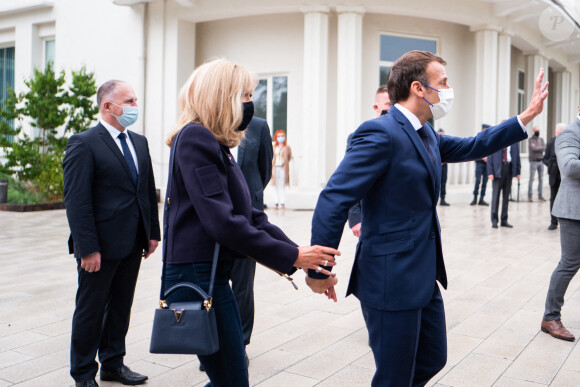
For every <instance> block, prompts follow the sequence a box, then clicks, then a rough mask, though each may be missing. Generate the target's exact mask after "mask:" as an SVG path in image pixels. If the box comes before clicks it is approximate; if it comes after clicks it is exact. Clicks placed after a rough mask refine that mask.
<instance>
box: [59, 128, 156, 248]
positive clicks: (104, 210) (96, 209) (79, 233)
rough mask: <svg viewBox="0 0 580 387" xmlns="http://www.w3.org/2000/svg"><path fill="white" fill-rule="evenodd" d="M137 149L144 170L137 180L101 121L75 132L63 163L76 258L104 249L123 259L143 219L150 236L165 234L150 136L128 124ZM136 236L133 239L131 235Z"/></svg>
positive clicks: (129, 132)
mask: <svg viewBox="0 0 580 387" xmlns="http://www.w3.org/2000/svg"><path fill="white" fill-rule="evenodd" d="M125 132H126V133H127V134H128V136H129V137H130V138H131V142H132V143H133V146H134V148H135V153H136V155H137V162H138V164H139V165H138V169H139V176H138V178H137V186H135V184H134V183H133V178H132V177H131V172H130V171H129V166H128V165H127V162H126V161H125V158H124V157H123V153H122V152H121V150H120V149H119V147H118V146H117V144H116V143H115V140H113V138H112V137H111V135H110V133H109V132H108V131H107V129H106V128H105V127H104V126H103V125H102V124H101V123H99V124H97V125H96V126H95V127H93V128H91V129H89V130H87V131H86V132H82V133H79V134H75V135H73V136H71V137H70V138H69V140H68V142H67V145H66V154H65V157H64V161H63V163H62V165H63V178H64V202H65V205H66V216H67V218H68V222H69V227H70V231H71V236H70V238H69V252H70V253H73V252H74V256H75V258H81V257H85V256H87V255H89V254H92V253H95V252H100V253H101V257H102V259H120V258H123V257H125V256H127V255H128V254H129V253H130V251H131V249H132V248H133V241H134V237H135V235H137V231H138V228H139V223H141V224H142V225H143V228H144V230H145V234H146V236H147V240H146V241H143V249H144V250H148V249H149V243H148V241H149V240H152V239H154V240H160V239H161V238H160V231H159V215H158V210H157V195H156V192H155V179H154V178H153V168H152V167H151V158H150V156H149V146H148V145H147V139H146V138H145V136H142V135H140V134H137V133H134V132H132V131H130V130H125ZM131 238H133V239H131Z"/></svg>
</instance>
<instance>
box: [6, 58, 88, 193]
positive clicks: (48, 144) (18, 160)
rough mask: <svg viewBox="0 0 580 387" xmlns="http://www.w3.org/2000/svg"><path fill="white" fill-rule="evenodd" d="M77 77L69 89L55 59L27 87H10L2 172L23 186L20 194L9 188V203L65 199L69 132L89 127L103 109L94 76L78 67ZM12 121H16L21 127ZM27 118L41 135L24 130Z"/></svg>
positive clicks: (33, 77)
mask: <svg viewBox="0 0 580 387" xmlns="http://www.w3.org/2000/svg"><path fill="white" fill-rule="evenodd" d="M71 79H72V82H71V84H70V85H69V86H68V87H66V86H65V83H66V82H65V73H64V71H61V72H60V74H59V75H58V76H57V74H56V73H55V72H54V70H53V67H52V64H51V63H49V64H48V65H47V66H46V68H45V70H44V71H40V70H38V69H35V70H34V73H33V76H32V77H31V78H30V79H27V80H25V82H24V83H25V84H26V86H27V88H28V90H27V91H25V92H22V93H20V94H18V95H17V94H16V93H15V92H14V91H13V90H9V97H8V99H6V100H4V101H3V102H2V103H1V104H0V118H2V119H0V147H2V148H3V151H4V152H3V153H4V157H5V159H6V162H5V163H4V164H3V165H0V172H2V173H4V174H5V175H8V176H11V177H14V178H15V179H16V181H17V183H18V184H19V185H18V184H17V185H15V186H14V187H15V188H13V190H15V192H14V193H12V192H11V191H13V190H11V189H10V187H9V194H8V201H9V202H17V201H21V202H22V201H24V202H26V203H36V202H38V201H42V200H48V201H60V200H62V199H63V179H62V160H63V158H64V153H65V148H66V143H67V141H68V136H69V134H74V133H80V132H82V131H85V130H87V129H88V128H89V127H90V125H91V124H92V122H93V121H94V120H95V116H96V114H97V113H98V108H97V106H96V105H95V103H94V102H93V99H92V97H93V96H94V95H95V94H96V92H97V87H96V84H95V80H94V74H93V73H87V72H86V70H85V68H81V70H79V71H72V74H71ZM8 122H15V123H16V125H15V127H14V128H11V127H10V125H9V124H8ZM23 122H26V123H28V124H29V125H30V126H31V127H32V128H34V130H35V131H36V135H35V136H29V135H27V134H24V133H22V123H23ZM10 138H14V140H13V141H10Z"/></svg>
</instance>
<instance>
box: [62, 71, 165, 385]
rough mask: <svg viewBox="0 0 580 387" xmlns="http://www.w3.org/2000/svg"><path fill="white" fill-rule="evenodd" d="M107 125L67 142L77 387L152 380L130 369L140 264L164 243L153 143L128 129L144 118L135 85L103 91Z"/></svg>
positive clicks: (73, 373)
mask: <svg viewBox="0 0 580 387" xmlns="http://www.w3.org/2000/svg"><path fill="white" fill-rule="evenodd" d="M97 103H98V105H99V111H100V114H101V120H100V122H99V123H98V124H97V125H96V126H94V127H93V128H91V129H89V130H87V131H86V132H83V133H80V134H76V135H73V136H71V138H70V139H69V140H68V144H67V149H66V155H65V158H64V161H63V169H64V200H65V204H66V215H67V218H68V222H69V227H70V231H71V237H70V239H69V250H70V252H71V253H74V257H75V258H76V260H77V272H78V289H77V295H76V306H75V312H74V315H73V321H72V334H71V336H72V338H71V376H72V377H73V378H74V380H75V383H76V386H97V383H96V381H95V376H96V373H97V370H98V364H97V362H96V361H95V356H96V354H97V352H98V353H99V361H100V363H101V375H100V376H101V380H110V381H118V382H121V383H123V384H131V385H135V384H141V383H144V382H145V380H147V376H144V375H140V374H138V373H136V372H133V371H131V370H130V369H129V368H128V367H127V366H125V365H124V363H123V357H124V356H125V336H126V334H127V330H128V328H129V318H130V315H131V305H132V303H133V294H134V292H135V284H136V283H137V276H138V273H139V267H140V265H141V258H142V257H144V258H147V257H149V255H151V254H152V253H153V252H154V251H155V249H156V247H157V244H158V241H159V240H160V232H159V219H158V211H157V197H156V194H155V181H154V178H153V170H152V167H151V158H150V156H149V148H148V145H147V140H146V138H145V137H144V136H142V135H139V134H137V133H134V132H131V131H129V130H126V128H127V127H128V126H130V125H132V124H133V123H134V122H135V121H136V120H137V117H138V113H139V110H138V107H137V96H136V95H135V92H134V91H133V89H132V88H131V86H129V85H128V84H126V83H124V82H121V81H108V82H106V83H104V84H103V85H102V86H101V87H100V88H99V90H98V91H97Z"/></svg>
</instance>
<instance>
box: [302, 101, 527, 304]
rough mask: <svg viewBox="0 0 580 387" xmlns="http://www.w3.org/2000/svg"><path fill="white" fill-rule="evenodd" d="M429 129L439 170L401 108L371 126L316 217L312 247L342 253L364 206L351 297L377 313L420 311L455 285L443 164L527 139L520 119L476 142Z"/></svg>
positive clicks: (356, 140)
mask: <svg viewBox="0 0 580 387" xmlns="http://www.w3.org/2000/svg"><path fill="white" fill-rule="evenodd" d="M425 125H426V127H427V132H428V137H429V145H430V149H431V150H432V153H433V155H434V157H435V163H433V162H432V161H431V158H430V157H429V154H428V152H427V149H426V148H425V146H424V145H423V142H422V140H421V138H420V137H419V135H418V134H417V132H416V130H415V129H414V128H413V126H412V125H411V123H410V122H409V121H408V120H407V118H406V117H405V116H404V115H403V114H402V113H401V112H400V111H399V110H398V109H397V108H396V107H392V108H391V109H390V110H389V114H387V115H385V116H382V117H379V118H376V119H372V120H370V121H366V122H364V123H363V124H362V125H361V126H360V127H359V128H358V129H357V130H356V132H355V134H354V135H353V138H352V145H351V147H350V148H349V150H348V152H347V153H346V155H345V157H344V159H343V160H342V162H341V163H340V165H339V166H338V168H337V169H336V171H335V172H334V173H333V175H332V176H331V177H330V180H329V181H328V184H327V185H326V187H325V188H324V190H323V191H322V192H321V194H320V196H319V198H318V203H317V205H316V210H315V211H314V216H313V219H312V239H311V243H312V244H320V245H324V246H330V247H334V248H336V247H337V246H338V244H339V242H340V239H341V236H342V233H343V229H344V223H345V221H346V219H347V215H348V209H349V208H350V207H351V206H352V205H353V204H355V203H356V202H357V201H359V200H361V199H362V223H363V225H364V227H363V228H362V234H361V237H360V239H359V243H358V245H357V251H356V256H355V262H354V265H353V269H352V273H351V277H350V283H349V285H348V289H347V296H348V295H349V294H351V293H352V294H354V295H355V296H356V297H357V298H358V299H359V300H360V301H361V303H363V304H365V305H367V306H370V307H373V308H377V309H381V310H407V309H416V308H420V307H423V306H425V305H427V304H428V303H429V301H430V300H431V297H432V295H433V286H434V284H435V281H436V280H438V281H439V282H440V283H441V285H443V287H446V286H447V276H446V273H445V265H444V263H443V252H442V249H441V230H440V227H439V220H438V218H437V210H436V208H437V201H438V197H439V185H440V181H441V162H447V163H453V162H461V161H468V160H476V159H480V158H482V157H484V156H486V155H488V154H490V153H492V152H494V151H496V150H498V149H501V148H503V147H505V146H507V145H509V144H513V143H515V142H517V141H520V140H522V139H525V138H526V137H527V135H526V133H525V132H524V130H523V129H522V127H521V126H520V124H519V123H518V121H517V118H515V117H514V118H512V119H509V120H507V121H506V122H504V123H503V124H501V125H498V126H497V127H495V128H490V129H488V130H485V131H483V132H480V133H478V134H477V136H476V137H470V138H459V137H454V136H450V135H446V136H440V135H438V134H437V133H435V131H434V130H433V128H432V127H431V125H430V124H428V123H426V124H425ZM309 276H311V277H314V278H323V277H324V276H322V275H320V274H318V273H315V272H314V271H309Z"/></svg>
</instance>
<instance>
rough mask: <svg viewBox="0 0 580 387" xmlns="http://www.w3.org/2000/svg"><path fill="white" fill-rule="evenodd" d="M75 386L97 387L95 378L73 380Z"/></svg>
mask: <svg viewBox="0 0 580 387" xmlns="http://www.w3.org/2000/svg"><path fill="white" fill-rule="evenodd" d="M75 387H99V385H98V384H97V382H96V381H95V379H88V380H81V381H80V382H75Z"/></svg>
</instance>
